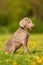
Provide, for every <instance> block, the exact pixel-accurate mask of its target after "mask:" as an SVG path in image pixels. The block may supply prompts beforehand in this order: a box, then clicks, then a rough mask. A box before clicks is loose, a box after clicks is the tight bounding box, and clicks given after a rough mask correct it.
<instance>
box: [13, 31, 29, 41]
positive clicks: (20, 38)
mask: <svg viewBox="0 0 43 65" xmlns="http://www.w3.org/2000/svg"><path fill="white" fill-rule="evenodd" d="M27 38H28V33H27V32H22V33H19V34H16V35H15V36H14V38H13V39H14V40H15V41H23V40H26V39H27Z"/></svg>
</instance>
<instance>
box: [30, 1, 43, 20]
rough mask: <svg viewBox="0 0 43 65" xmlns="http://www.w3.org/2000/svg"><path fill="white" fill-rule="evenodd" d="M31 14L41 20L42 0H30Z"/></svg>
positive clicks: (42, 11) (42, 16)
mask: <svg viewBox="0 0 43 65" xmlns="http://www.w3.org/2000/svg"><path fill="white" fill-rule="evenodd" d="M30 4H31V6H32V11H33V16H34V17H35V18H36V19H38V21H41V20H42V18H43V0H30Z"/></svg>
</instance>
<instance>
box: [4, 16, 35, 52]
mask: <svg viewBox="0 0 43 65" xmlns="http://www.w3.org/2000/svg"><path fill="white" fill-rule="evenodd" d="M19 25H20V27H19V28H18V30H17V31H16V32H15V33H14V34H13V35H12V37H11V38H10V39H9V40H8V42H7V43H6V44H5V47H4V52H8V53H13V52H15V51H16V50H17V49H18V48H19V47H21V46H23V48H24V52H25V53H28V48H27V41H28V37H29V32H28V30H31V29H32V28H33V27H34V24H33V23H32V21H31V19H29V18H27V17H25V18H23V19H22V20H21V21H20V23H19Z"/></svg>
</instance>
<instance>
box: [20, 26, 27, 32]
mask: <svg viewBox="0 0 43 65" xmlns="http://www.w3.org/2000/svg"><path fill="white" fill-rule="evenodd" d="M20 28H21V30H23V31H27V32H28V30H27V28H23V27H20Z"/></svg>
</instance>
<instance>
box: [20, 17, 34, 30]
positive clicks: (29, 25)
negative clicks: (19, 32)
mask: <svg viewBox="0 0 43 65" xmlns="http://www.w3.org/2000/svg"><path fill="white" fill-rule="evenodd" d="M19 25H20V26H21V27H22V28H27V29H29V30H31V29H32V28H33V27H34V24H33V23H32V21H31V19H29V18H27V17H25V18H24V19H22V20H21V21H20V23H19Z"/></svg>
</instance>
